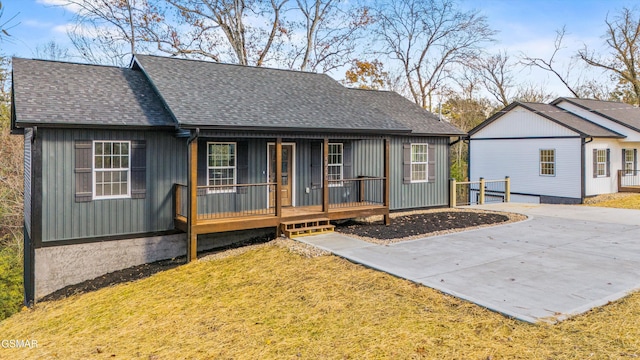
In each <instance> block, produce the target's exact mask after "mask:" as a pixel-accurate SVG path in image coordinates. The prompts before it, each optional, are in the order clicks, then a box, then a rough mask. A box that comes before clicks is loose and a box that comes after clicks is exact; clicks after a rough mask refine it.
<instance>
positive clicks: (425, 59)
mask: <svg viewBox="0 0 640 360" xmlns="http://www.w3.org/2000/svg"><path fill="white" fill-rule="evenodd" d="M377 17H378V24H379V25H378V27H377V30H376V34H377V35H378V37H379V38H380V39H381V41H382V42H383V46H384V49H385V51H386V53H387V54H388V55H389V56H391V58H392V59H395V60H397V61H398V62H400V64H401V66H402V69H403V71H404V77H405V81H406V83H407V87H408V88H409V92H410V93H411V96H412V97H413V100H414V101H415V102H416V103H417V104H419V105H420V106H422V107H424V108H427V109H430V110H431V108H432V98H433V96H434V93H435V92H436V89H437V88H438V87H439V86H440V85H441V83H442V81H443V80H444V79H447V78H449V77H450V73H449V72H450V71H451V70H452V69H453V67H454V66H455V65H461V64H465V63H467V62H468V61H469V60H470V59H472V58H475V57H477V56H478V53H479V48H480V46H481V45H482V44H483V43H485V42H487V41H490V40H491V39H492V36H493V35H494V33H495V32H494V31H492V30H491V29H490V28H489V26H488V24H487V20H486V18H485V17H483V16H480V15H478V13H477V12H473V11H471V12H463V11H461V10H459V9H458V8H457V7H456V3H455V2H454V1H453V0H397V1H388V2H387V3H384V4H382V5H381V6H380V7H379V9H378V13H377Z"/></svg>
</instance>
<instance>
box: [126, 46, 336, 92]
mask: <svg viewBox="0 0 640 360" xmlns="http://www.w3.org/2000/svg"><path fill="white" fill-rule="evenodd" d="M136 56H147V57H154V58H159V59H165V60H178V61H191V62H198V63H203V64H213V65H220V66H234V67H240V68H245V69H256V70H273V71H285V72H291V73H296V74H309V75H319V76H327V77H329V78H330V79H331V80H333V81H335V82H337V83H338V84H340V83H339V82H338V81H337V80H335V79H334V78H332V77H331V76H329V75H327V74H326V73H320V72H314V71H306V70H293V69H283V68H275V67H268V66H256V65H242V64H233V63H225V62H215V61H208V60H202V59H188V58H178V57H175V56H172V57H169V56H161V55H151V54H135V55H134V57H136ZM345 87H346V86H345Z"/></svg>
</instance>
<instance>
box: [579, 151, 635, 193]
mask: <svg viewBox="0 0 640 360" xmlns="http://www.w3.org/2000/svg"><path fill="white" fill-rule="evenodd" d="M594 149H610V150H611V159H610V170H611V171H610V176H609V177H596V178H594V177H593V150H594ZM622 149H639V150H638V152H639V153H640V143H622V142H620V141H618V140H613V139H612V140H607V139H595V140H594V141H592V142H590V143H588V144H586V145H585V156H586V157H585V169H584V175H585V179H586V180H585V195H586V196H593V195H600V194H611V193H615V192H618V170H622V169H623V159H622Z"/></svg>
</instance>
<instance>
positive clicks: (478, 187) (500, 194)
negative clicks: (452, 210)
mask: <svg viewBox="0 0 640 360" xmlns="http://www.w3.org/2000/svg"><path fill="white" fill-rule="evenodd" d="M450 192H451V193H450V198H449V203H450V204H449V206H450V207H456V206H464V205H483V204H487V203H497V202H509V201H511V179H510V178H509V177H508V176H506V177H505V178H504V179H501V180H485V179H484V178H480V180H479V181H460V182H459V181H456V180H455V179H451V189H450Z"/></svg>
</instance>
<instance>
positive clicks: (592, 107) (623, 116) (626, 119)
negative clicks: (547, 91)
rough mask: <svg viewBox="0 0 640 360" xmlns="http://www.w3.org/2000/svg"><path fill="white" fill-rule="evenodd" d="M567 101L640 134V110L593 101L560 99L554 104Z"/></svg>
mask: <svg viewBox="0 0 640 360" xmlns="http://www.w3.org/2000/svg"><path fill="white" fill-rule="evenodd" d="M562 101H567V102H569V103H573V104H575V105H578V106H580V107H582V108H584V109H586V110H589V111H590V112H592V113H595V114H598V115H601V116H604V117H606V118H609V119H611V120H613V121H615V122H618V123H620V124H622V125H625V126H627V127H629V128H631V129H633V130H635V131H639V132H640V108H638V107H636V106H633V105H629V104H625V103H621V102H616V101H602V100H593V99H576V98H558V99H556V100H554V101H553V102H552V104H558V103H560V102H562Z"/></svg>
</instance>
